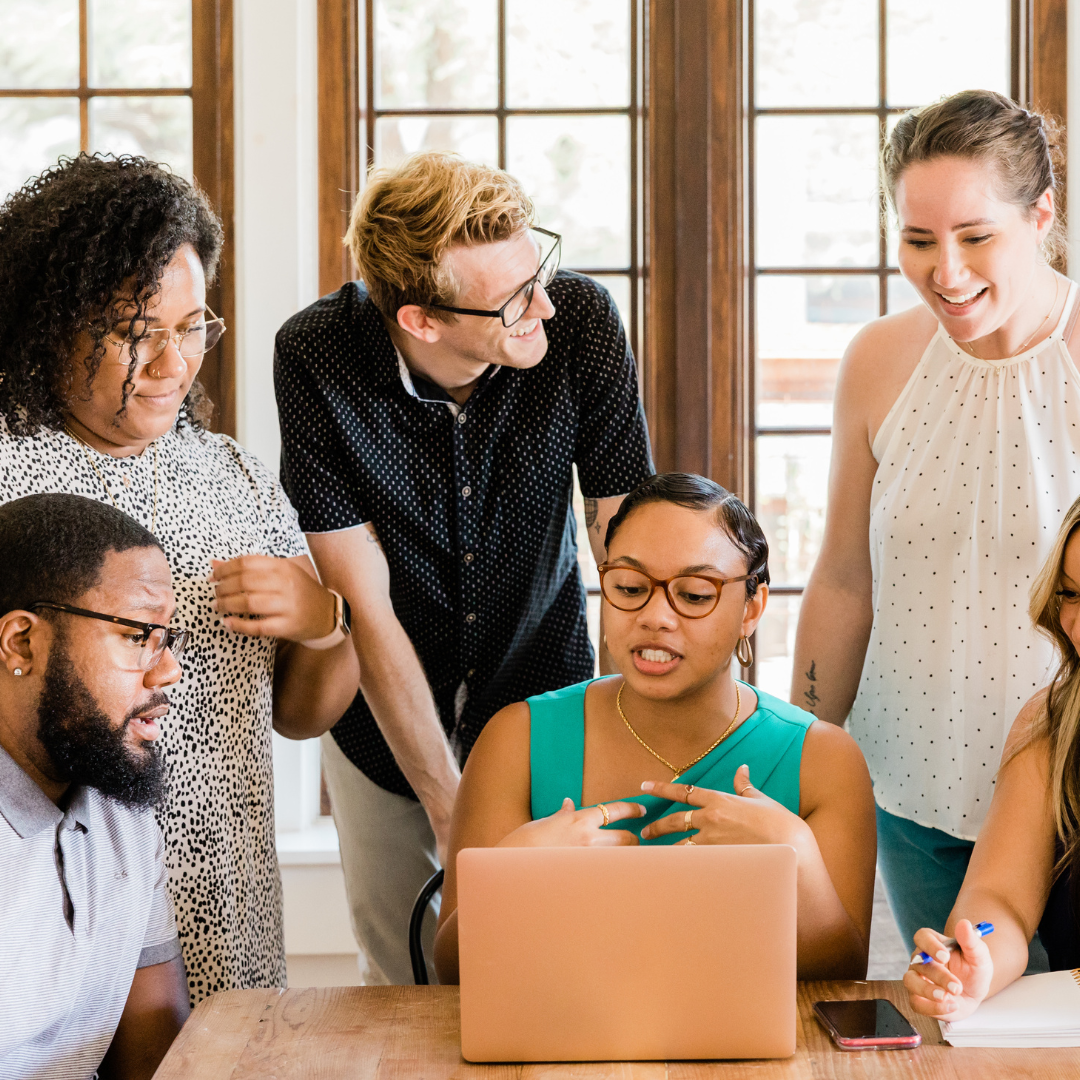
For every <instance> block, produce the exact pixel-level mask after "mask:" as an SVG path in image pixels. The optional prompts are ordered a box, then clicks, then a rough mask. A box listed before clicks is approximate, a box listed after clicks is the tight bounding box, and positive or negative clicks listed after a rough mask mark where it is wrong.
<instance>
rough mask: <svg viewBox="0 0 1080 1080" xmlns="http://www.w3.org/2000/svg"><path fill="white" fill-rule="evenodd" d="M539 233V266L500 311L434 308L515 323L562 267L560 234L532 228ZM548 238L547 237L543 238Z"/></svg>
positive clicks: (508, 323) (504, 322)
mask: <svg viewBox="0 0 1080 1080" xmlns="http://www.w3.org/2000/svg"><path fill="white" fill-rule="evenodd" d="M529 231H530V232H532V233H539V234H540V238H539V239H538V240H537V248H538V250H539V251H540V268H539V269H538V270H537V271H536V273H535V274H533V276H532V277H531V278H529V280H528V281H526V282H525V284H524V285H522V286H521V288H520V289H518V290H517V292H515V293H514V295H513V296H511V297H510V299H509V300H507V301H506V303H505V304H503V306H502V307H501V308H499V309H498V310H497V311H478V310H477V309H476V308H461V307H450V305H449V304H432V305H430V306H431V307H433V308H438V309H439V310H440V311H452V312H453V313H454V314H455V315H483V316H486V317H487V318H489V319H502V324H503V326H513V325H514V323H516V322H518V321H520V320H521V319H522V318H523V317H524V315H525V312H526V311H528V310H529V305H530V304H531V303H532V298H533V293H534V292H535V291H536V286H537V285H540V286H541V287H542V288H545V289H546V288H547V287H548V285H550V284H551V279H552V278H553V277H554V276H555V273H556V271H557V270H558V269H559V259H560V258H561V257H562V237H561V236H560V235H559V234H558V233H553V232H548V230H547V229H541V228H538V227H536V226H534V227H533V228H531V229H530V230H529ZM545 237H546V238H547V239H546V240H545V239H543V238H545Z"/></svg>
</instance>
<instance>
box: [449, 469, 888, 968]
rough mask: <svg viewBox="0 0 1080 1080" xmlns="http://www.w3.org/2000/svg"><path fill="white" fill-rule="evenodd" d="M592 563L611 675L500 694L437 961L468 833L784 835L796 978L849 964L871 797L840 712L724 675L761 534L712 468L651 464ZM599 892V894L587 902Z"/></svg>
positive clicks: (868, 893) (858, 918)
mask: <svg viewBox="0 0 1080 1080" xmlns="http://www.w3.org/2000/svg"><path fill="white" fill-rule="evenodd" d="M606 549H607V558H606V560H605V562H604V564H603V565H602V566H601V567H600V574H601V590H602V593H603V598H604V628H605V633H606V636H607V647H608V651H609V652H610V654H611V656H612V659H613V661H614V664H615V666H616V668H617V669H618V671H619V674H618V675H616V676H614V677H612V678H607V679H594V680H591V681H589V682H585V683H579V684H577V685H576V686H568V687H566V688H565V689H563V690H556V691H554V692H552V693H548V694H541V695H539V696H537V697H532V698H529V699H528V700H527V701H523V702H517V703H515V704H513V705H509V706H507V707H506V708H505V709H503V710H502V711H501V712H499V713H496V714H495V716H494V717H493V718H492V720H491V721H489V723H488V725H487V727H486V728H484V731H483V734H482V735H481V736H480V738H479V740H478V741H477V743H476V747H475V749H474V750H473V752H472V754H471V756H470V757H469V760H468V763H467V764H466V766H465V770H464V772H463V773H462V777H461V788H460V790H459V793H458V798H457V802H456V804H455V806H454V816H453V821H452V824H451V830H450V857H449V859H448V860H447V862H446V882H445V885H444V888H443V902H442V911H441V914H440V919H439V930H438V934H437V937H436V942H435V964H436V968H437V969H438V972H439V978H440V980H441V981H443V982H457V971H458V956H457V914H456V908H457V883H456V874H455V868H456V863H457V853H458V852H459V851H461V850H462V849H463V848H468V847H567V846H583V847H587V846H592V845H616V844H637V843H639V842H640V843H642V844H676V843H679V844H770V843H771V844H789V845H791V846H792V847H793V848H795V851H796V853H797V855H798V972H799V978H801V979H823V978H845V979H851V978H860V979H861V978H863V976H864V975H865V974H866V957H867V949H868V946H869V936H870V912H871V907H872V903H873V891H874V857H875V845H874V802H873V795H872V793H871V790H870V779H869V776H868V775H867V772H866V764H865V762H864V761H863V759H862V755H861V754H860V753H859V748H858V747H857V746H856V745H855V743H854V741H853V740H852V739H851V738H850V737H849V736H848V735H847V734H846V733H844V732H843V731H840V730H839V729H837V728H835V727H832V726H830V725H829V724H823V723H820V722H817V721H815V720H814V718H813V717H812V716H810V714H809V713H806V712H804V711H803V710H802V709H796V708H794V707H793V706H791V705H789V704H788V703H787V702H784V701H779V700H778V699H776V698H773V697H770V696H769V695H768V694H766V693H764V692H762V691H761V690H755V689H754V688H752V687H750V686H748V685H746V684H745V683H741V682H738V681H737V680H736V679H735V678H734V676H733V673H732V665H733V658H734V657H736V656H738V658H739V659H740V661H741V662H743V663H749V660H750V657H749V655H748V652H747V650H748V649H749V642H748V640H747V639H748V638H749V636H750V635H751V634H752V633H753V630H754V628H755V627H756V626H757V624H758V621H759V620H760V618H761V616H762V613H763V612H764V610H765V602H766V600H767V598H768V581H769V570H768V555H769V549H768V544H767V543H766V541H765V537H764V535H763V534H762V532H761V527H760V526H759V525H758V523H757V521H755V520H754V517H753V515H752V514H751V513H750V511H749V510H747V508H746V507H745V506H744V505H743V504H742V503H741V502H740V501H739V500H738V499H737V498H736V497H735V496H734V495H732V494H730V493H729V492H727V491H725V490H724V489H723V488H722V487H720V486H719V485H717V484H715V483H713V482H712V481H711V480H706V479H704V478H703V477H700V476H692V475H688V474H685V473H667V474H663V475H660V476H653V477H651V478H649V479H648V480H645V481H643V482H642V483H641V484H639V485H638V487H637V488H635V489H634V490H633V491H632V492H631V493H630V494H629V495H627V496H626V498H625V499H624V500H623V503H622V506H621V508H620V509H619V512H618V513H617V514H616V515H615V516H614V517H613V518H612V519H611V522H610V524H609V525H608V531H607V537H606ZM604 902H611V901H604Z"/></svg>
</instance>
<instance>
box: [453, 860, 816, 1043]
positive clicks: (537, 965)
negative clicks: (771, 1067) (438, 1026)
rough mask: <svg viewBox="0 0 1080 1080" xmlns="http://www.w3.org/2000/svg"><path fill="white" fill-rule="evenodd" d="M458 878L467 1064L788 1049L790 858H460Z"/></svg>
mask: <svg viewBox="0 0 1080 1080" xmlns="http://www.w3.org/2000/svg"><path fill="white" fill-rule="evenodd" d="M457 870H458V943H459V955H460V971H461V1050H462V1055H463V1056H464V1057H465V1058H466V1059H467V1060H469V1061H632V1060H649V1059H661V1060H664V1059H666V1060H672V1059H680V1058H697V1059H702V1058H705V1059H709V1058H754V1057H787V1056H789V1055H791V1054H793V1053H794V1052H795V1023H796V1007H795V961H796V952H795V950H796V941H795V932H796V879H795V870H796V857H795V851H794V849H793V848H790V847H787V846H785V845H746V846H720V845H716V846H712V845H710V846H706V845H698V846H679V847H618V848H615V847H612V848H470V849H467V850H465V851H462V852H460V853H459V854H458V862H457Z"/></svg>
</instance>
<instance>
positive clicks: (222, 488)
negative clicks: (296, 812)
mask: <svg viewBox="0 0 1080 1080" xmlns="http://www.w3.org/2000/svg"><path fill="white" fill-rule="evenodd" d="M221 237H222V232H221V225H220V223H219V222H218V220H217V218H216V217H215V215H214V213H213V211H212V210H211V208H210V206H209V204H208V203H207V201H206V199H205V198H204V197H203V195H202V194H201V193H200V192H199V191H197V190H196V189H195V188H193V187H192V186H191V185H190V184H188V183H187V182H186V181H184V180H182V179H181V178H179V177H177V176H174V175H172V174H171V173H170V172H169V171H168V170H166V169H164V168H162V167H161V166H160V165H156V164H154V163H152V162H149V161H146V160H145V159H143V158H138V157H119V158H106V157H101V156H97V155H94V156H90V155H86V154H80V155H79V156H78V157H77V158H75V159H71V160H63V161H61V163H60V164H59V165H58V166H57V167H55V168H53V169H50V170H48V171H47V172H45V173H43V174H42V175H41V176H39V177H36V178H35V179H33V180H30V181H29V182H28V183H27V184H26V185H25V186H24V187H23V188H22V189H21V190H20V191H17V192H15V193H14V194H13V195H12V196H11V197H10V198H9V199H8V200H7V201H6V202H5V203H4V205H3V207H0V501H4V502H7V501H10V500H12V499H16V498H20V497H22V496H24V495H30V494H34V493H38V492H57V491H61V492H70V493H73V494H77V495H83V496H87V497H89V498H92V499H98V500H101V501H102V502H108V503H111V504H112V505H114V506H116V507H118V508H119V509H121V510H124V511H125V512H127V513H128V514H130V515H131V516H132V517H134V518H135V519H136V520H138V521H140V522H142V523H143V524H144V525H146V526H147V527H148V528H149V529H150V530H151V532H153V533H154V534H155V536H157V538H158V539H159V540H160V541H161V543H162V545H163V546H164V548H165V552H166V554H167V556H168V558H169V563H170V566H171V568H172V573H173V587H174V589H175V592H176V598H177V611H176V622H177V623H178V624H179V625H182V626H185V627H188V628H190V629H192V630H193V631H194V639H193V641H192V644H191V645H190V646H189V647H188V648H187V650H186V651H185V653H184V655H183V658H182V666H183V673H184V677H183V680H182V681H181V682H180V684H179V685H178V686H177V687H176V688H175V689H174V690H172V691H170V697H171V700H172V710H171V712H170V714H169V719H168V722H167V723H166V724H165V725H164V732H163V736H162V744H163V747H164V755H165V759H166V762H167V768H168V794H167V796H166V799H165V802H164V804H163V805H162V806H161V808H160V809H159V821H160V824H161V828H162V832H163V833H164V835H165V842H166V847H167V862H168V865H169V872H170V885H171V892H172V896H173V899H174V901H175V904H176V909H177V922H178V925H179V931H180V939H181V943H182V946H183V951H184V961H185V965H186V967H187V972H188V980H189V987H190V991H191V996H192V1000H193V1001H198V1000H200V999H201V998H203V997H205V996H207V995H208V994H211V993H214V992H216V991H219V990H226V989H230V988H237V987H252V986H279V985H284V983H285V956H284V947H283V939H282V924H281V883H280V877H279V875H278V869H277V857H276V851H275V846H274V814H273V806H274V802H273V775H272V760H271V736H270V732H271V726H273V728H274V729H275V730H277V731H279V732H280V733H281V734H283V735H286V736H288V737H290V738H309V737H312V736H315V735H319V734H321V733H322V732H323V731H326V730H327V729H328V728H330V727H331V726H332V725H333V724H334V722H335V721H336V720H337V719H338V717H339V716H340V715H341V714H342V713H343V712H344V711H345V708H346V707H347V706H348V704H349V702H350V701H351V700H352V697H353V696H354V694H355V693H356V688H357V685H358V682H359V672H358V670H357V665H356V658H355V652H354V650H353V648H352V645H351V642H350V641H349V640H348V634H347V630H348V619H347V614H346V612H345V611H344V609H343V605H342V602H341V600H340V598H338V597H337V596H336V594H334V593H332V592H330V591H329V590H327V589H325V588H323V586H322V585H321V584H320V583H319V581H318V578H317V576H316V574H315V571H314V568H313V567H312V565H311V562H310V560H309V559H308V556H307V554H306V548H305V544H304V537H303V534H302V533H301V532H300V530H299V527H298V525H297V521H296V515H295V513H294V511H293V509H292V507H291V506H290V505H289V502H288V499H287V498H286V496H285V494H284V492H283V491H282V490H281V487H280V485H279V484H278V482H277V480H276V479H275V478H274V476H273V475H272V474H271V472H270V471H269V470H268V469H267V468H266V467H265V466H264V465H263V464H262V463H261V462H260V461H258V460H257V459H256V458H255V457H253V456H252V455H251V454H249V453H247V452H246V451H245V450H244V449H243V448H242V447H240V446H239V445H238V444H237V443H236V442H234V441H233V440H232V439H230V438H228V437H227V436H224V435H217V434H213V433H211V432H210V431H208V430H207V428H206V426H205V425H206V422H207V418H208V415H209V411H210V403H209V401H208V400H207V398H206V396H205V394H204V393H203V391H202V388H201V387H200V385H199V382H198V378H197V376H198V373H199V367H200V365H201V363H202V359H203V356H204V354H205V352H206V350H207V349H209V348H211V347H212V346H213V345H214V343H215V342H216V341H217V340H218V338H220V336H221V334H222V333H223V332H224V324H223V323H222V322H221V320H220V319H218V318H217V317H216V316H215V315H214V314H213V312H211V311H210V310H209V308H207V306H206V284H207V281H208V280H212V279H213V276H214V273H215V271H216V268H217V263H218V257H219V254H220V250H221ZM42 599H48V597H43V598H42Z"/></svg>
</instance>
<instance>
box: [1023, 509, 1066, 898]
mask: <svg viewBox="0 0 1080 1080" xmlns="http://www.w3.org/2000/svg"><path fill="white" fill-rule="evenodd" d="M1078 526H1080V499H1077V500H1076V502H1074V503H1073V504H1072V506H1070V507H1069V511H1068V513H1067V514H1066V515H1065V520H1064V521H1063V522H1062V523H1061V528H1060V529H1059V530H1058V534H1057V539H1056V540H1055V541H1054V547H1053V549H1052V550H1051V552H1050V554H1049V555H1048V556H1047V559H1046V562H1045V563H1043V566H1042V569H1041V570H1040V571H1039V574H1038V577H1036V579H1035V582H1034V584H1033V585H1032V586H1031V605H1030V607H1029V609H1028V610H1029V613H1030V615H1031V621H1032V622H1033V623H1034V624H1035V627H1036V628H1037V629H1038V630H1039V631H1040V632H1041V633H1043V634H1044V635H1045V636H1046V637H1048V638H1049V639H1050V640H1051V641H1052V642H1053V644H1054V650H1055V652H1056V653H1057V656H1058V661H1059V663H1058V669H1057V672H1056V674H1055V675H1054V678H1053V680H1052V681H1051V683H1050V686H1049V688H1048V689H1047V691H1046V697H1045V699H1044V701H1043V702H1042V705H1041V707H1040V709H1039V712H1038V714H1037V715H1036V717H1035V720H1034V723H1033V724H1032V726H1031V730H1030V733H1029V736H1028V738H1027V739H1026V740H1024V741H1023V743H1022V745H1021V746H1018V747H1017V750H1018V751H1019V750H1020V749H1021V748H1022V746H1024V745H1030V743H1031V742H1032V741H1036V740H1041V739H1045V740H1046V742H1047V746H1048V749H1049V753H1050V799H1051V804H1052V805H1053V807H1054V819H1055V823H1056V825H1057V833H1058V838H1059V839H1060V840H1061V844H1062V847H1063V849H1064V851H1063V853H1062V857H1061V858H1060V859H1059V860H1058V865H1057V866H1056V867H1055V868H1054V876H1055V877H1057V876H1058V875H1060V874H1061V873H1062V871H1063V870H1065V869H1066V868H1067V867H1075V866H1080V655H1078V654H1077V651H1076V646H1075V645H1074V644H1073V643H1072V640H1071V639H1070V638H1069V635H1068V634H1066V633H1065V631H1064V630H1063V629H1062V626H1061V597H1060V596H1058V590H1059V589H1060V588H1061V576H1062V573H1063V570H1064V562H1065V548H1066V545H1067V544H1068V543H1069V540H1070V539H1071V538H1072V536H1073V533H1075V532H1076V529H1077V527H1078Z"/></svg>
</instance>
